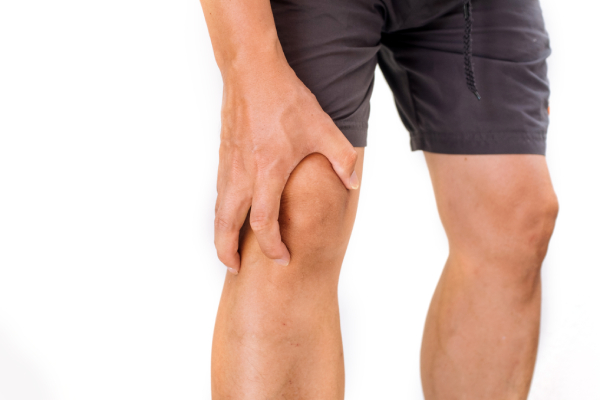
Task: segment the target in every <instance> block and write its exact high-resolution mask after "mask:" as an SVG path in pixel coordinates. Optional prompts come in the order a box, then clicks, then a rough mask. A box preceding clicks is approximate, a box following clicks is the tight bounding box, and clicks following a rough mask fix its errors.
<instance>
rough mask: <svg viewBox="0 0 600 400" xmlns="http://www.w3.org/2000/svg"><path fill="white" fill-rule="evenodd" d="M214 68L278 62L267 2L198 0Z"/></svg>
mask: <svg viewBox="0 0 600 400" xmlns="http://www.w3.org/2000/svg"><path fill="white" fill-rule="evenodd" d="M200 2H201V4H202V10H203V12H204V17H205V19H206V24H207V26H208V31H209V34H210V39H211V42H212V46H213V51H214V53H215V59H216V61H217V65H218V66H219V69H220V70H221V74H222V75H223V77H225V75H226V74H227V73H228V71H229V70H230V69H231V68H235V69H236V70H239V69H244V68H245V67H244V66H246V65H247V66H250V65H253V64H255V63H256V62H257V61H270V60H277V59H282V58H284V57H283V52H282V50H281V46H280V44H279V39H278V38H277V31H276V29H275V21H274V19H273V12H272V11H271V4H270V2H269V0H201V1H200Z"/></svg>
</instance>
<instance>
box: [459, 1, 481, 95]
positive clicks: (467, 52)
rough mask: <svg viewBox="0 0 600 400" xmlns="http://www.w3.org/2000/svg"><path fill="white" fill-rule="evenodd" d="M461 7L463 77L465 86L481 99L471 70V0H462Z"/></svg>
mask: <svg viewBox="0 0 600 400" xmlns="http://www.w3.org/2000/svg"><path fill="white" fill-rule="evenodd" d="M463 7H464V10H465V35H464V45H465V46H464V50H463V55H464V58H465V79H466V81H467V87H468V88H469V90H470V91H471V93H473V94H474V95H475V97H477V100H481V96H479V92H477V86H475V74H474V72H473V50H472V48H471V43H472V40H471V29H472V27H473V15H472V14H471V0H463Z"/></svg>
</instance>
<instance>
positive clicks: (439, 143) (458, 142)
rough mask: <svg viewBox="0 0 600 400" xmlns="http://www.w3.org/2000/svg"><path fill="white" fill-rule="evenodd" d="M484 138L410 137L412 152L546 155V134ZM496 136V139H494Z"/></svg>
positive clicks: (412, 134) (421, 135) (500, 135)
mask: <svg viewBox="0 0 600 400" xmlns="http://www.w3.org/2000/svg"><path fill="white" fill-rule="evenodd" d="M487 136H488V137H486V138H481V137H478V138H475V137H459V138H448V137H440V135H439V134H433V135H427V134H420V135H418V134H414V133H411V135H410V147H411V150H412V151H417V150H423V151H429V152H431V153H441V154H472V155H474V154H539V155H543V156H544V155H546V134H545V133H539V132H538V133H531V134H523V133H520V134H506V133H502V134H489V135H487ZM494 136H497V138H494Z"/></svg>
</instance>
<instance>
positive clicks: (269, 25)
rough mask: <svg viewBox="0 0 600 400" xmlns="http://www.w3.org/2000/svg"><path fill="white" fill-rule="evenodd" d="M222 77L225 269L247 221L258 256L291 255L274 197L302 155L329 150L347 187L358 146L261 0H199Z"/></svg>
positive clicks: (220, 201)
mask: <svg viewBox="0 0 600 400" xmlns="http://www.w3.org/2000/svg"><path fill="white" fill-rule="evenodd" d="M201 3H202V9H203V11H204V16H205V18H206V23H207V26H208V30H209V33H210V38H211V42H212V45H213V50H214V53H215V59H216V61H217V64H218V66H219V69H220V71H221V75H222V77H223V103H222V109H221V146H220V149H219V170H218V177H217V193H218V196H217V202H216V206H215V246H216V248H217V254H218V256H219V259H220V260H221V261H222V262H223V264H225V265H226V266H227V267H228V268H229V271H230V272H231V273H234V274H235V273H237V272H238V271H239V268H240V255H239V252H238V247H239V243H238V237H239V231H240V228H241V227H242V224H243V223H244V220H245V219H246V215H247V214H248V210H249V209H251V211H250V220H249V222H250V226H251V227H252V230H253V232H254V234H255V235H256V240H257V242H258V244H259V246H260V248H261V250H262V252H263V254H264V255H265V256H267V257H268V258H269V259H272V260H275V261H276V262H277V263H278V264H280V265H283V266H285V265H287V264H288V263H289V262H290V254H289V251H288V249H287V247H286V246H285V244H284V243H283V242H282V241H281V235H280V230H279V223H278V220H277V217H278V215H279V204H280V198H281V193H282V192H283V188H284V186H285V184H286V182H287V179H288V178H289V176H290V174H291V173H292V171H293V170H294V168H295V167H296V165H298V163H299V162H300V161H301V160H302V159H303V158H304V157H306V156H307V155H309V154H312V153H321V154H323V155H324V156H325V157H327V158H328V160H329V162H330V163H331V165H332V167H333V169H334V171H335V172H336V173H337V175H338V177H339V179H340V180H341V182H342V183H343V184H344V185H345V186H346V188H348V189H357V188H358V184H359V182H358V177H357V175H356V172H354V166H355V163H356V159H357V153H356V151H355V150H354V148H353V147H352V145H351V144H350V142H349V141H348V140H347V139H346V137H345V136H344V135H343V134H342V132H341V131H340V130H339V129H338V128H337V127H336V125H335V124H334V123H333V121H332V119H331V118H330V117H329V115H327V114H326V113H325V112H324V111H323V109H322V108H321V106H320V105H319V103H318V102H317V99H316V98H315V96H314V95H313V94H312V93H311V92H310V90H309V89H308V88H307V87H306V86H305V85H304V84H303V83H302V82H301V81H300V79H298V77H297V76H296V74H295V73H294V71H293V70H292V68H291V67H290V66H289V64H288V63H287V61H286V59H285V55H284V54H283V50H282V48H281V45H280V43H279V40H278V38H277V31H276V29H275V22H274V20H273V13H272V11H271V5H270V2H269V1H266V0H230V1H222V0H202V2H201Z"/></svg>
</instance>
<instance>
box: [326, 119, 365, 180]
mask: <svg viewBox="0 0 600 400" xmlns="http://www.w3.org/2000/svg"><path fill="white" fill-rule="evenodd" d="M330 125H331V126H329V127H328V132H326V133H325V134H324V135H322V136H321V138H322V141H321V143H320V145H319V148H318V149H317V151H318V152H319V153H321V154H323V155H324V156H325V157H327V159H328V160H329V162H330V163H331V166H332V167H333V170H334V171H335V172H336V174H337V175H338V176H339V177H340V179H341V181H342V182H343V183H344V186H346V188H348V189H358V185H359V181H358V176H357V175H356V171H355V170H354V169H355V167H356V160H357V159H358V154H357V153H356V150H354V147H352V144H350V142H349V141H348V139H346V137H345V136H344V134H343V133H342V131H340V130H339V128H338V127H337V126H335V124H334V123H333V121H331V124H330Z"/></svg>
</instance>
